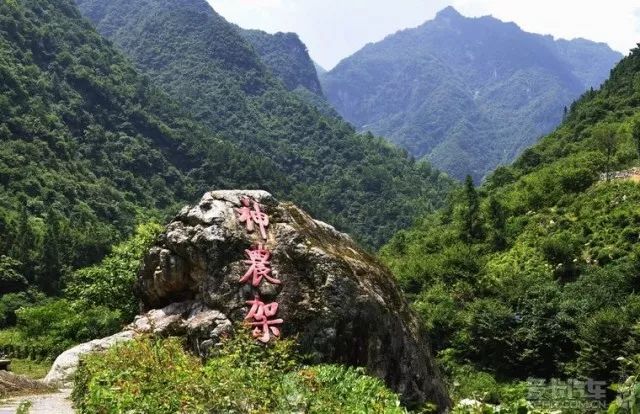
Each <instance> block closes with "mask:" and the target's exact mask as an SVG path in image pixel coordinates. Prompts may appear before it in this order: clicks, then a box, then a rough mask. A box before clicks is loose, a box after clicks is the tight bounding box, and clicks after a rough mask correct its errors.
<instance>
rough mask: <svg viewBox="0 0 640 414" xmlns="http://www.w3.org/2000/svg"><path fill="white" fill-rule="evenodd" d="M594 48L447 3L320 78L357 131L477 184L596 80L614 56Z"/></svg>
mask: <svg viewBox="0 0 640 414" xmlns="http://www.w3.org/2000/svg"><path fill="white" fill-rule="evenodd" d="M602 48H603V46H602V45H598V44H591V43H589V44H585V43H584V42H583V41H555V40H553V38H550V37H545V36H541V35H537V34H533V33H527V32H524V31H522V30H521V29H520V28H519V27H518V26H517V25H516V24H515V23H505V22H501V21H500V20H498V19H496V18H494V17H491V16H483V17H478V18H467V17H464V16H462V15H461V14H460V13H458V12H457V11H456V10H455V9H453V8H447V9H444V10H443V11H441V12H440V13H438V15H437V16H436V18H435V19H433V20H430V21H427V22H425V23H423V24H422V25H420V26H418V27H416V28H412V29H405V30H402V31H399V32H397V33H395V34H392V35H389V36H387V37H386V38H385V39H384V40H382V41H380V42H376V43H370V44H368V45H366V46H364V47H363V48H362V49H361V50H359V51H358V52H356V53H354V54H353V55H351V56H350V57H348V58H346V59H343V60H342V61H341V62H340V63H339V64H338V65H337V66H336V67H335V68H334V69H332V70H331V71H329V72H328V73H326V74H324V75H322V76H321V83H322V85H323V90H324V92H325V95H326V96H327V98H328V100H329V101H330V102H331V103H332V104H333V105H334V107H335V108H336V109H337V110H338V112H339V113H340V114H341V115H342V116H344V117H345V119H347V120H349V121H350V122H352V123H353V124H354V125H356V127H357V128H358V129H359V130H371V131H372V132H374V133H376V134H380V135H383V136H386V137H389V138H390V139H391V141H393V142H395V143H396V144H398V145H400V146H401V147H404V148H406V149H407V150H408V151H409V152H410V153H411V154H412V155H414V156H416V157H418V158H421V157H425V158H427V159H429V160H430V161H431V162H433V163H434V165H436V166H438V167H439V168H441V169H443V170H444V171H446V172H448V173H449V174H451V175H452V176H454V177H457V178H463V177H464V176H465V175H466V174H471V175H472V176H473V177H474V179H475V180H476V181H480V180H481V179H482V178H483V177H484V176H485V175H486V174H487V173H488V172H489V171H491V170H492V169H493V168H495V167H496V166H498V165H500V164H507V163H509V162H510V161H512V160H513V159H514V157H515V156H516V155H517V154H519V153H520V152H521V151H522V150H523V149H524V148H526V147H528V146H529V145H531V144H532V143H533V142H534V141H535V140H536V139H537V138H538V137H539V136H541V135H543V134H544V133H545V132H549V131H550V130H551V129H552V128H553V127H554V126H556V125H557V124H558V123H559V122H560V121H561V119H562V116H563V107H564V106H568V105H569V104H570V103H571V101H572V100H573V99H575V98H577V97H578V96H579V95H580V94H581V93H582V92H583V91H584V90H586V89H589V88H590V87H592V86H593V87H598V86H599V85H600V83H601V81H602V80H604V78H605V77H606V75H607V74H608V71H609V69H610V68H611V66H613V63H614V61H616V60H618V59H619V58H620V57H621V55H619V54H618V53H617V52H613V51H612V50H610V49H609V48H608V47H607V49H608V50H605V49H602ZM601 49H602V50H601ZM585 56H586V57H588V59H586V58H585ZM598 56H602V58H597V57H598Z"/></svg>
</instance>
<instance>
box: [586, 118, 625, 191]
mask: <svg viewBox="0 0 640 414" xmlns="http://www.w3.org/2000/svg"><path fill="white" fill-rule="evenodd" d="M592 136H593V138H594V139H595V141H596V145H597V146H598V148H599V149H600V150H601V151H602V153H603V154H604V156H605V159H606V161H605V170H604V174H605V179H606V180H609V178H610V177H609V175H610V173H611V158H612V157H613V156H614V155H615V153H616V151H617V150H618V142H619V140H620V136H619V133H618V130H617V128H616V126H615V125H613V124H609V123H605V124H600V125H597V126H596V127H595V128H594V129H593V132H592Z"/></svg>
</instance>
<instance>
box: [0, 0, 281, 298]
mask: <svg viewBox="0 0 640 414" xmlns="http://www.w3.org/2000/svg"><path fill="white" fill-rule="evenodd" d="M0 141H1V142H2V146H1V149H0V229H1V233H2V238H1V240H0V267H1V268H2V269H3V270H2V276H1V277H0V281H1V282H2V283H1V286H0V293H6V292H7V291H11V290H20V289H22V288H24V287H25V285H26V284H27V283H28V284H30V285H36V286H39V287H41V288H43V289H45V290H47V291H49V292H53V291H55V290H56V289H57V286H58V281H59V278H60V275H61V273H62V272H63V270H64V269H68V268H69V267H81V266H85V265H87V264H88V263H93V262H95V261H97V260H99V259H100V258H101V257H102V256H103V255H104V253H105V252H106V251H108V250H109V248H110V247H111V245H112V244H113V243H114V242H115V241H117V240H119V239H121V238H122V237H123V236H124V235H127V234H129V233H131V231H132V230H133V227H134V225H135V222H136V217H139V218H141V217H144V216H148V215H150V214H155V213H154V212H159V211H171V210H173V209H174V208H175V207H174V206H175V203H177V202H183V201H184V200H190V199H191V198H192V197H193V196H194V194H198V193H199V192H201V191H203V190H204V189H207V188H209V187H210V186H216V187H230V186H254V187H255V186H257V185H258V184H260V185H265V183H270V185H273V186H275V185H278V186H281V189H282V191H287V189H290V188H291V186H290V184H288V182H287V178H286V176H284V175H282V174H279V173H278V171H277V169H276V168H275V167H274V166H273V164H272V163H271V162H270V161H269V160H267V159H264V158H262V159H261V158H260V157H259V156H253V155H250V154H245V153H244V152H243V151H240V149H238V148H236V147H235V146H234V145H232V144H230V143H229V142H224V141H222V140H220V139H219V138H217V137H215V136H214V135H213V134H211V133H210V132H208V131H207V130H206V129H205V128H204V127H202V126H201V125H199V124H197V123H196V122H194V121H192V120H191V119H190V118H189V117H188V116H186V115H185V114H183V113H182V111H181V110H180V109H179V107H178V106H177V105H175V103H173V102H172V100H171V99H170V98H169V97H168V96H167V95H166V94H164V93H162V92H161V91H159V90H158V89H157V88H154V87H153V86H151V85H150V84H149V82H148V80H147V79H146V78H143V77H141V76H140V75H138V74H137V73H136V71H135V69H134V68H133V67H132V66H131V64H130V63H129V62H128V61H127V60H126V59H125V58H124V57H123V56H122V55H121V54H120V53H119V52H117V51H116V50H115V49H114V48H113V47H111V46H110V44H108V42H106V41H105V40H104V39H103V38H102V37H101V36H100V35H99V34H98V33H96V32H95V31H94V30H93V29H92V28H91V26H90V24H89V23H88V22H86V21H85V20H84V19H83V18H82V17H81V16H80V14H79V12H78V11H77V9H76V7H75V5H74V4H73V3H72V2H70V1H47V0H28V1H20V2H13V1H9V2H2V3H1V4H0ZM214 171H215V172H216V173H214ZM16 260H17V262H16Z"/></svg>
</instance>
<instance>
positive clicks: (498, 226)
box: [487, 197, 507, 250]
mask: <svg viewBox="0 0 640 414" xmlns="http://www.w3.org/2000/svg"><path fill="white" fill-rule="evenodd" d="M487 216H488V222H489V223H488V224H489V227H490V231H491V236H490V243H491V247H492V248H493V249H494V250H502V249H504V248H505V246H506V244H507V241H506V226H507V220H506V217H505V213H504V208H503V207H502V204H500V202H499V201H498V200H496V199H495V197H490V198H489V205H488V214H487Z"/></svg>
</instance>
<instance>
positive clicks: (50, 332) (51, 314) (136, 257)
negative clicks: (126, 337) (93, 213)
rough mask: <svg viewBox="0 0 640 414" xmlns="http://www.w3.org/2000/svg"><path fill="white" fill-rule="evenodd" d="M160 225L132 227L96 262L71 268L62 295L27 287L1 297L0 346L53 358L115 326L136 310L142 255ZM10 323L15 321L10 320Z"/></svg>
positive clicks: (12, 351)
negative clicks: (135, 290)
mask: <svg viewBox="0 0 640 414" xmlns="http://www.w3.org/2000/svg"><path fill="white" fill-rule="evenodd" d="M161 230H162V227H161V226H160V225H159V224H157V223H154V222H151V223H148V224H144V225H139V226H138V227H137V228H136V232H135V233H134V234H133V235H132V236H131V237H130V238H129V239H128V240H126V241H124V242H122V243H120V244H118V245H117V246H115V247H114V249H113V251H112V252H111V253H110V254H109V255H108V256H107V257H105V258H104V260H102V262H100V263H99V264H96V265H93V266H90V267H87V268H83V269H80V270H77V271H75V272H72V273H71V274H70V275H69V276H68V278H67V279H65V282H66V285H67V287H66V289H65V291H64V296H63V297H61V298H47V297H46V296H44V295H43V294H41V293H32V292H31V291H27V292H20V293H15V294H6V295H3V296H2V298H0V311H1V313H0V316H1V317H2V318H3V320H5V321H7V322H6V323H5V324H4V325H3V327H10V326H13V327H12V328H9V329H5V330H2V331H0V351H3V352H6V353H8V354H9V355H11V356H12V357H18V358H32V359H36V360H43V359H44V360H52V359H53V358H55V357H56V356H57V355H58V354H60V353H61V352H63V351H64V350H66V349H68V348H70V347H71V346H73V345H76V344H78V343H81V342H86V341H90V340H92V339H95V338H101V337H104V336H108V335H111V334H113V333H115V332H117V331H119V330H120V329H121V328H122V326H123V325H124V324H126V323H128V322H130V321H131V320H132V319H133V317H134V316H135V315H136V314H137V301H136V299H135V296H134V294H133V285H134V282H135V278H136V274H137V270H138V267H139V264H140V260H141V257H142V256H143V254H144V252H145V251H146V250H147V249H148V248H149V246H150V244H151V243H152V242H153V241H154V239H155V237H156V236H157V235H158V234H159V232H160V231H161ZM14 325H15V326H14Z"/></svg>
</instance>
